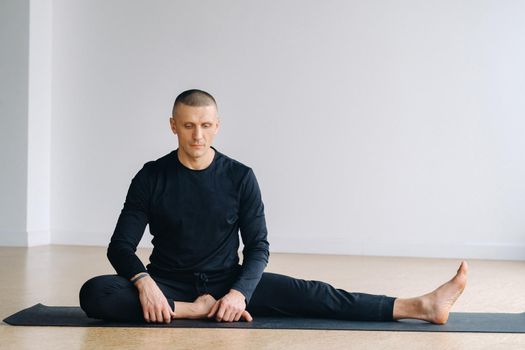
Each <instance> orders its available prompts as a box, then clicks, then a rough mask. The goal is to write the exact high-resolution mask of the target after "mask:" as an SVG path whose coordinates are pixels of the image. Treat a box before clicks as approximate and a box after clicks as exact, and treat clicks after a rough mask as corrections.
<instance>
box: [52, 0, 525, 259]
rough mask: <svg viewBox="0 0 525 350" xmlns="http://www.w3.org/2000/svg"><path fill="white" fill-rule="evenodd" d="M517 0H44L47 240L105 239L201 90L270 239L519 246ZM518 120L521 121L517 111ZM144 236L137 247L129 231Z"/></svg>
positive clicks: (312, 243) (414, 252)
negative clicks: (174, 117) (178, 104)
mask: <svg viewBox="0 0 525 350" xmlns="http://www.w3.org/2000/svg"><path fill="white" fill-rule="evenodd" d="M524 14H525V3H522V2H514V1H437V0H435V1H425V2H420V1H416V0H411V1H403V2H390V1H343V0H340V1H324V2H318V1H290V0H288V1H279V2H264V1H257V2H256V1H195V2H186V1H148V2H145V1H144V2H138V1H134V2H130V1H92V0H90V1H87V0H84V1H66V0H55V1H54V4H53V34H52V37H53V49H52V54H53V61H52V72H53V75H52V91H53V97H52V106H53V107H52V125H51V130H52V138H51V163H50V164H51V173H52V176H51V232H52V242H53V243H68V244H101V245H105V244H107V242H108V241H109V237H110V235H111V233H112V231H113V228H114V225H115V223H116V219H117V217H118V214H119V212H120V209H121V208H122V203H123V200H124V196H125V194H126V190H127V187H128V185H129V182H130V180H131V178H132V176H133V175H134V174H135V173H136V171H138V170H139V169H140V167H141V166H142V164H143V163H144V162H146V161H148V160H150V159H155V158H158V157H160V156H162V155H164V154H165V153H167V152H169V151H171V150H172V149H174V148H175V147H176V140H175V138H174V136H173V135H172V134H171V132H170V130H169V127H168V117H169V113H170V110H171V104H172V101H173V99H174V97H175V96H176V95H177V94H178V93H179V92H181V91H182V90H184V89H187V88H192V87H198V88H202V89H205V90H208V91H210V92H211V93H213V94H214V95H215V96H216V97H217V99H218V101H219V108H220V113H221V116H222V122H223V123H222V130H221V135H220V136H219V138H218V140H217V143H216V145H217V147H218V149H219V150H220V151H222V152H224V153H226V154H228V155H230V156H232V157H234V158H237V159H239V160H241V161H243V162H244V163H246V164H248V165H250V166H252V167H253V168H254V170H255V172H256V174H257V176H258V179H259V182H260V185H261V188H262V190H263V199H264V201H265V204H266V209H267V221H268V226H269V230H270V243H271V249H272V251H298V252H321V253H344V254H379V255H405V256H443V257H479V258H505V259H525V217H524V216H523V214H522V213H523V208H524V205H525V185H524V184H523V181H522V179H523V178H525V159H524V158H525V156H524V152H523V150H524V149H525V141H524V138H523V137H522V135H523V134H524V131H525V120H523V115H525V105H524V104H525V102H524V99H523V98H522V95H523V91H524V88H525V73H524V68H523V65H522V62H524V61H525V45H524V44H525V42H524V38H525V24H524V23H523V21H522V18H523V15H524ZM520 117H521V118H520ZM147 240H148V237H147V236H145V239H144V240H143V241H144V242H146V241H147Z"/></svg>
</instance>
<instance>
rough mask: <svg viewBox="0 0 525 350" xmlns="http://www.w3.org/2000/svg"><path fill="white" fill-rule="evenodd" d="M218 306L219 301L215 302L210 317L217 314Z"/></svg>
mask: <svg viewBox="0 0 525 350" xmlns="http://www.w3.org/2000/svg"><path fill="white" fill-rule="evenodd" d="M218 308H219V302H218V301H217V302H216V303H215V304H213V306H212V308H211V310H210V312H209V313H208V318H210V317H213V316H215V313H216V312H217V309H218Z"/></svg>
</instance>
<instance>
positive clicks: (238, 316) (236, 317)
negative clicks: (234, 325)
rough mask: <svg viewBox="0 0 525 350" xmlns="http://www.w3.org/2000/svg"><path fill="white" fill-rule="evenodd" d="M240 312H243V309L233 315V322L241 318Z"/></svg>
mask: <svg viewBox="0 0 525 350" xmlns="http://www.w3.org/2000/svg"><path fill="white" fill-rule="evenodd" d="M242 313H243V311H241V312H238V313H237V314H236V315H235V318H234V321H235V322H237V321H239V320H240V319H241V317H242Z"/></svg>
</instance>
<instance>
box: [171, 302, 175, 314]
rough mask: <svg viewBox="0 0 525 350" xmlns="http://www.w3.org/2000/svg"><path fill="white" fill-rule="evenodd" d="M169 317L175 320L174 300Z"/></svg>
mask: <svg viewBox="0 0 525 350" xmlns="http://www.w3.org/2000/svg"><path fill="white" fill-rule="evenodd" d="M170 315H171V317H172V318H175V300H173V309H172V308H171V307H170Z"/></svg>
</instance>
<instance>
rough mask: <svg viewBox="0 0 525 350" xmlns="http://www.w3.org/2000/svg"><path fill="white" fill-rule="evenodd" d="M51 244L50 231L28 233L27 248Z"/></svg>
mask: <svg viewBox="0 0 525 350" xmlns="http://www.w3.org/2000/svg"><path fill="white" fill-rule="evenodd" d="M48 244H51V233H50V232H49V230H41V231H28V232H27V246H28V247H34V246H39V245H48Z"/></svg>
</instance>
